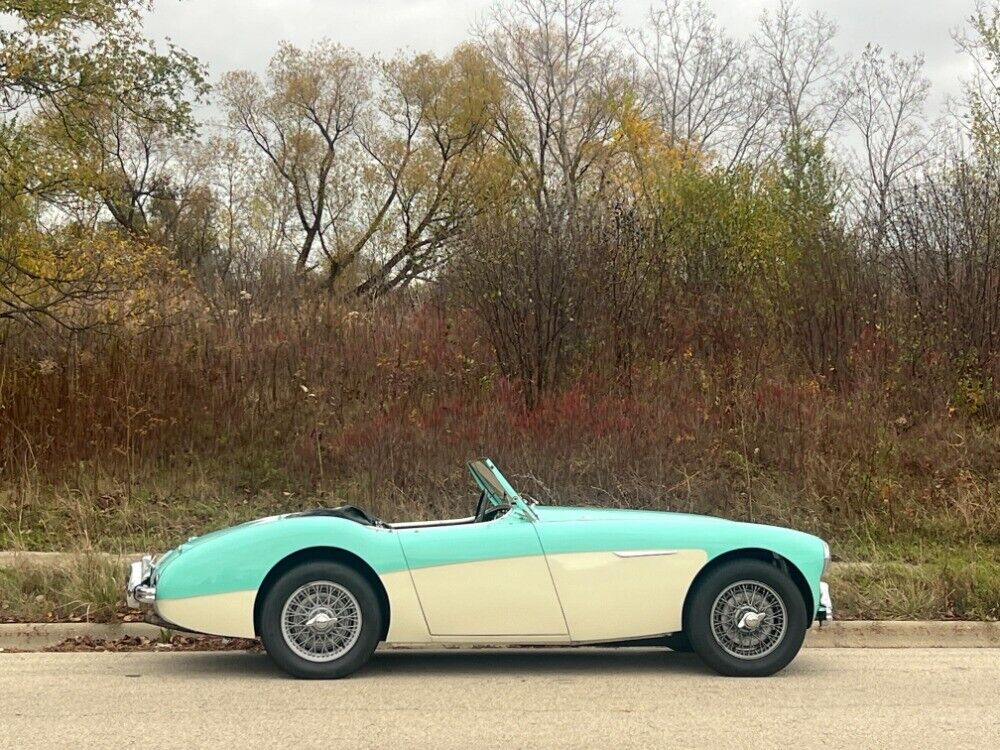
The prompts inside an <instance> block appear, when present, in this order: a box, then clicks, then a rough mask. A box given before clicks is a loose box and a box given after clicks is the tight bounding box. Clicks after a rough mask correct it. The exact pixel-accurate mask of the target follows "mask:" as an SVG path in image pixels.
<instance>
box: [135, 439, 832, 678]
mask: <svg viewBox="0 0 1000 750" xmlns="http://www.w3.org/2000/svg"><path fill="white" fill-rule="evenodd" d="M469 470H470V472H471V474H472V477H473V479H474V480H475V482H476V484H477V485H478V487H479V490H480V492H479V500H478V502H477V504H476V508H475V512H474V514H473V515H472V516H469V517H468V518H459V519H453V520H445V521H427V522H414V523H385V522H383V521H380V520H379V519H377V518H373V517H372V516H370V515H369V514H367V513H365V512H364V511H362V510H360V509H359V508H356V507H353V506H343V507H339V508H321V509H318V510H312V511H307V512H303V513H288V514H285V515H281V516H273V517H270V518H263V519H261V520H258V521H252V522H250V523H245V524H242V525H239V526H234V527H232V528H228V529H223V530H221V531H216V532H213V533H210V534H206V535H204V536H201V537H194V538H192V539H189V540H188V541H187V542H185V543H183V544H181V545H180V546H179V547H177V548H176V549H173V550H171V551H169V552H167V553H166V554H164V555H162V556H161V557H159V558H158V559H153V558H151V557H149V556H147V557H145V558H143V560H142V561H140V562H136V563H133V564H132V566H131V568H130V571H129V578H128V582H127V584H126V594H127V599H128V602H129V604H130V605H131V606H133V607H138V608H144V609H146V611H147V618H148V619H150V620H151V621H153V622H157V623H159V624H161V625H163V626H165V627H170V628H173V629H178V630H190V631H195V632H200V633H211V634H216V635H223V636H235V637H246V638H254V637H258V636H259V637H260V638H261V640H262V641H263V642H264V646H265V648H266V649H267V652H268V653H269V654H270V655H271V657H272V658H273V659H274V661H275V662H276V663H277V664H278V665H279V666H280V667H281V668H283V669H284V670H285V671H287V672H288V673H290V674H292V675H294V676H296V677H311V678H331V677H344V676H345V675H348V674H350V673H352V672H354V671H355V670H357V669H359V668H360V667H361V666H363V665H364V664H365V662H366V661H367V660H368V658H369V657H370V656H371V654H372V652H373V651H374V650H375V647H376V646H377V645H378V644H379V642H381V641H385V642H387V643H422V644H433V643H449V644H455V643H464V644H478V645H493V644H523V645H528V644H533V645H543V644H544V645H580V644H595V643H622V642H635V643H650V640H651V639H658V640H657V641H653V642H659V643H663V644H664V645H667V646H669V647H671V648H674V649H677V650H689V649H690V650H693V651H694V652H695V653H697V654H698V655H699V656H700V657H701V658H702V659H703V660H704V661H705V662H706V663H707V664H708V665H709V666H710V667H712V668H713V669H715V670H716V671H718V672H720V673H722V674H725V675H734V676H763V675H769V674H773V673H774V672H777V671H778V670H780V669H782V668H783V667H785V666H786V665H787V664H788V663H789V662H790V661H791V660H792V659H793V658H794V657H795V655H796V653H798V650H799V648H800V647H801V646H802V641H803V639H804V638H805V634H806V630H807V629H808V628H809V627H810V626H811V625H812V623H813V621H814V620H820V621H822V620H827V619H830V618H831V616H832V605H831V602H830V593H829V588H828V586H827V585H826V584H825V583H823V582H822V580H821V579H822V577H823V574H824V573H825V571H826V569H827V566H828V564H829V562H830V548H829V547H828V546H827V544H826V543H825V542H823V541H822V540H821V539H819V538H817V537H815V536H811V535H809V534H805V533H802V532H798V531H792V530H789V529H783V528H777V527H774V526H761V525H755V524H749V523H739V522H734V521H726V520H721V519H717V518H710V517H705V516H695V515H687V514H682V513H668V512H654V511H630V510H608V509H598V508H568V507H555V506H543V505H538V504H537V503H534V502H530V501H527V500H525V499H524V498H523V497H522V496H521V495H520V494H519V493H518V492H517V491H516V490H515V489H514V488H513V487H512V486H511V484H510V482H508V481H507V479H506V478H505V477H504V476H503V474H501V473H500V471H499V470H498V469H497V468H496V466H494V465H493V463H492V462H491V461H490V460H489V459H483V460H480V461H475V462H473V463H471V464H469Z"/></svg>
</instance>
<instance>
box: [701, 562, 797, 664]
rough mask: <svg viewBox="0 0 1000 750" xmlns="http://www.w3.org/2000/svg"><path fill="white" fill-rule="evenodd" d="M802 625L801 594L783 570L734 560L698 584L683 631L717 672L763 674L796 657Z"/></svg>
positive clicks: (760, 563) (763, 563) (761, 563)
mask: <svg viewBox="0 0 1000 750" xmlns="http://www.w3.org/2000/svg"><path fill="white" fill-rule="evenodd" d="M807 625H808V621H807V615H806V606H805V602H804V601H803V600H802V594H801V593H800V592H799V590H798V588H797V587H796V586H795V583H794V582H793V581H792V579H791V578H790V577H789V575H788V574H787V573H785V572H784V571H783V570H781V569H780V568H778V567H776V566H774V565H769V564H768V563H765V562H762V561H760V560H733V561H731V562H727V563H724V564H722V565H720V566H719V567H718V568H716V569H715V570H713V571H711V572H710V573H709V574H708V576H707V577H706V578H705V579H704V580H702V581H701V582H700V583H699V585H698V588H697V590H696V591H695V592H694V594H693V599H692V600H691V604H690V607H689V608H688V612H687V631H686V632H687V636H688V638H689V640H690V641H691V646H692V648H693V649H694V651H695V653H697V654H698V656H700V657H701V658H702V659H703V660H704V661H705V663H706V664H708V666H710V667H711V668H712V669H714V670H715V671H716V672H719V673H720V674H724V675H729V676H732V677H764V676H767V675H771V674H774V673H775V672H777V671H779V670H781V669H783V668H784V667H786V666H787V665H788V664H789V663H790V662H791V661H792V659H794V658H795V655H796V654H798V652H799V649H800V648H801V647H802V641H803V640H804V639H805V635H806V626H807Z"/></svg>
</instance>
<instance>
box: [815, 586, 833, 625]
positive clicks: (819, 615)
mask: <svg viewBox="0 0 1000 750" xmlns="http://www.w3.org/2000/svg"><path fill="white" fill-rule="evenodd" d="M816 619H817V620H819V621H820V622H829V621H830V620H832V619H833V599H831V598H830V584H828V583H826V582H825V581H821V582H820V584H819V609H817V610H816Z"/></svg>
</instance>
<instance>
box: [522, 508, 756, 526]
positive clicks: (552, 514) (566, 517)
mask: <svg viewBox="0 0 1000 750" xmlns="http://www.w3.org/2000/svg"><path fill="white" fill-rule="evenodd" d="M532 510H534V511H535V513H536V514H537V515H538V520H539V521H541V522H543V523H559V522H566V521H596V522H608V521H632V522H635V521H649V522H671V523H682V524H684V523H697V524H699V525H704V524H713V523H717V524H724V525H729V524H740V523H743V522H741V521H730V520H728V519H726V518H716V517H715V516H700V515H696V514H693V513H677V512H674V511H666V510H630V509H626V508H589V507H583V506H581V507H566V506H554V505H534V506H532Z"/></svg>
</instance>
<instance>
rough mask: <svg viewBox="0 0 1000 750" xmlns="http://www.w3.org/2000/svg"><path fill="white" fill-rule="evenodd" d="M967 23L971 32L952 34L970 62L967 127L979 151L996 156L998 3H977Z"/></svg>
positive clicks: (999, 135)
mask: <svg viewBox="0 0 1000 750" xmlns="http://www.w3.org/2000/svg"><path fill="white" fill-rule="evenodd" d="M969 25H970V26H971V31H972V33H971V34H970V33H969V32H968V31H964V32H960V33H956V34H955V37H954V38H955V43H956V44H957V45H958V48H959V50H960V51H962V52H964V53H965V54H966V55H967V56H968V57H969V59H970V60H971V61H972V64H973V70H974V72H973V75H972V77H971V78H970V79H969V80H967V81H966V82H965V94H966V106H967V109H968V118H969V126H970V130H971V133H972V136H973V139H974V141H975V143H976V145H977V147H978V148H979V150H980V151H981V152H982V153H983V154H984V155H986V156H988V157H989V158H995V157H996V156H997V153H998V150H1000V4H997V3H996V2H994V3H992V4H990V5H988V6H987V5H983V4H977V6H976V10H975V12H974V13H973V14H972V15H971V16H970V17H969Z"/></svg>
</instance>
